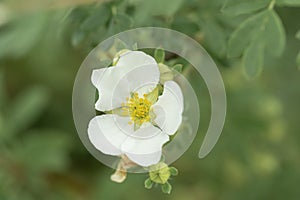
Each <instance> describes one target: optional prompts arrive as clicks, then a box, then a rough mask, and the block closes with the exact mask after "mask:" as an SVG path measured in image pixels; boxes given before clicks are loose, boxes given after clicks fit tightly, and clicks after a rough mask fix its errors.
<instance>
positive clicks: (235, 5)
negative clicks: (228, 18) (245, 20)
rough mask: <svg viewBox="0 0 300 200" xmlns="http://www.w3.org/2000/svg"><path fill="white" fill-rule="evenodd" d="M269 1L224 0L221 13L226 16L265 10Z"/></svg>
mask: <svg viewBox="0 0 300 200" xmlns="http://www.w3.org/2000/svg"><path fill="white" fill-rule="evenodd" d="M269 3H270V0H252V1H249V0H226V1H225V3H224V5H223V7H222V9H221V11H222V12H223V13H225V14H228V15H233V16H236V15H240V14H248V13H252V12H254V11H257V10H260V9H262V8H265V7H267V6H268V4H269Z"/></svg>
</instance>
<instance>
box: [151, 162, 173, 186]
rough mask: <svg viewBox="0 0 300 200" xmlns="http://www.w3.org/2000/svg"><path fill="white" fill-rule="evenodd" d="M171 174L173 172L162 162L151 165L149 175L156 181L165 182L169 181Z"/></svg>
mask: <svg viewBox="0 0 300 200" xmlns="http://www.w3.org/2000/svg"><path fill="white" fill-rule="evenodd" d="M170 176H171V172H170V170H169V167H168V165H167V164H165V163H162V162H160V163H157V164H156V165H153V166H151V167H150V172H149V177H150V180H151V181H153V182H155V183H159V184H165V183H166V182H168V180H169V178H170Z"/></svg>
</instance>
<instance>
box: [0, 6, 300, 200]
mask: <svg viewBox="0 0 300 200" xmlns="http://www.w3.org/2000/svg"><path fill="white" fill-rule="evenodd" d="M265 10H269V11H270V13H271V14H270V16H267V17H266V18H265V20H258V21H254V23H252V24H251V23H249V20H250V21H251V20H252V19H253V18H254V19H255V17H256V16H258V15H259V14H260V12H264V11H265ZM274 16H275V17H274ZM299 19H300V1H299V0H277V1H271V0H254V1H250V0H240V1H237V0H227V1H222V0H185V1H183V0H152V1H144V0H117V1H98V2H96V3H91V1H83V0H76V1H70V0H69V1H68V0H62V1H42V0H30V1H18V0H9V1H3V0H2V1H0V199H1V200H33V199H34V200H35V199H45V200H48V199H51V200H52V199H55V200H56V199H57V200H60V199H72V200H81V199H88V200H94V199H95V200H96V199H97V200H99V199H101V200H102V199H104V200H110V199H120V200H122V199H124V200H125V199H145V200H147V199H149V200H150V199H175V200H185V199H187V200H199V199H201V200H215V199H216V200H240V199H243V200H248V199H249V200H250V199H251V200H254V199H255V200H258V199H264V200H265V199H273V200H282V199H288V200H298V199H300V190H299V183H300V170H299V169H300V159H299V158H300V157H299V153H300V135H299V130H300V124H299V111H300V110H299V102H300V90H299V89H300V77H299V70H298V68H297V64H296V63H297V61H296V57H297V54H298V52H299V50H300V41H298V40H297V39H296V37H295V36H296V33H297V31H298V30H299V29H300V22H299ZM272 20H273V21H272ZM247 21H248V22H247ZM252 21H253V20H252ZM260 23H266V24H267V25H266V26H264V25H261V26H258V27H257V26H253V24H256V25H257V24H260ZM281 23H282V24H283V26H281ZM141 26H160V27H166V28H171V29H174V30H178V31H180V32H183V33H185V34H187V35H189V36H190V37H192V38H194V39H195V40H197V41H198V42H199V43H200V44H202V45H203V46H204V47H205V48H206V49H207V51H208V52H209V53H210V54H211V55H212V57H213V59H214V61H215V62H216V63H217V65H218V67H219V70H220V71H221V74H222V76H223V79H224V83H225V87H226V91H227V100H228V112H227V119H226V124H225V127H224V131H223V133H222V136H221V138H220V140H219V142H218V144H217V145H216V147H215V148H214V150H213V151H212V152H211V153H210V155H209V156H208V157H206V158H205V159H202V160H199V159H197V153H198V150H199V147H200V144H201V142H202V140H203V137H204V134H205V133H206V132H205V131H206V129H207V124H208V120H209V116H210V107H209V96H208V94H207V92H205V85H199V87H201V88H202V87H203V91H204V92H203V94H198V96H199V97H200V98H201V101H200V102H201V120H202V121H201V124H200V129H199V134H198V136H197V138H196V140H195V141H194V142H193V145H192V146H191V147H190V148H189V150H188V151H187V152H186V153H185V154H184V156H183V157H181V158H180V159H179V160H178V161H176V162H175V163H174V164H173V165H174V166H175V167H176V168H178V169H179V175H178V176H177V177H175V178H174V179H173V180H171V183H172V185H173V191H172V194H170V195H166V194H163V193H162V192H161V190H160V188H159V187H158V188H153V189H151V190H147V189H144V186H143V184H144V180H145V179H146V177H147V176H146V174H130V175H129V177H128V178H127V180H126V182H125V183H123V184H117V183H114V182H111V181H110V179H109V178H110V174H111V173H113V170H112V169H110V168H108V167H105V166H104V165H102V164H101V163H99V162H98V161H97V160H96V159H95V158H93V157H92V156H91V155H90V154H89V153H88V152H87V150H86V149H85V148H84V146H83V145H82V143H81V141H80V140H79V137H78V136H77V133H76V130H75V127H74V124H73V119H72V110H71V104H72V102H71V95H72V87H73V81H74V79H75V76H76V72H77V70H78V69H79V66H80V64H81V62H82V61H83V59H84V58H85V57H86V55H87V54H88V52H89V51H90V50H91V49H92V48H93V47H94V46H95V45H97V44H98V43H99V42H100V41H102V40H104V39H105V38H107V37H109V36H111V35H113V34H115V33H118V32H120V31H123V30H127V29H130V28H134V27H141ZM243 27H244V28H245V27H246V28H247V29H246V30H247V31H244V32H242V33H239V32H241V31H239V30H241V29H242V30H243ZM253 32H254V33H255V34H254V33H253ZM251 34H252V35H253V34H254V35H260V36H262V37H261V38H260V40H256V39H255V37H254V36H253V37H250V36H251ZM237 35H238V36H237ZM237 37H239V38H240V40H238V39H239V38H238V39H237ZM249 37H250V38H249ZM298 37H299V38H300V34H298ZM253 38H254V39H253ZM235 40H237V41H238V42H236V41H235ZM267 40H269V41H267ZM230 41H231V42H230ZM245 41H247V42H245ZM285 41H286V43H285ZM234 43H235V44H234ZM262 44H263V45H262ZM251 48H252V49H251ZM237 49H239V51H240V52H239V53H238V54H240V55H238V56H236V57H235V58H231V56H230V54H231V52H234V51H236V50H237ZM244 49H248V50H245V51H244ZM249 49H250V50H249ZM251 50H252V51H251ZM237 51H238V50H237ZM277 51H278V52H279V53H276V52H277ZM281 51H282V52H281ZM274 52H275V53H274ZM273 54H275V56H274V55H273ZM228 55H229V56H228ZM249 58H250V59H249ZM298 62H299V63H300V56H298ZM245 69H246V70H245ZM245 71H246V73H245ZM257 71H262V73H261V74H260V75H258V73H257V74H256V72H257ZM253 72H254V76H255V77H256V78H254V76H253ZM191 78H192V77H191Z"/></svg>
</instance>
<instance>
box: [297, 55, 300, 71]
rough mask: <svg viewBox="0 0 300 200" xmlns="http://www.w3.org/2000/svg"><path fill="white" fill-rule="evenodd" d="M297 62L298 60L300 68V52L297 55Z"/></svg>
mask: <svg viewBox="0 0 300 200" xmlns="http://www.w3.org/2000/svg"><path fill="white" fill-rule="evenodd" d="M296 62H297V65H298V68H299V69H300V52H299V53H298V55H297V59H296Z"/></svg>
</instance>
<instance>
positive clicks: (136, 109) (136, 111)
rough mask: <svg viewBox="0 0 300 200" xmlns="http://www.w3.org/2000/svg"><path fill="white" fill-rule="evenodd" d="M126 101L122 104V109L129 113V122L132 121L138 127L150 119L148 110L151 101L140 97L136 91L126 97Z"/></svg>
mask: <svg viewBox="0 0 300 200" xmlns="http://www.w3.org/2000/svg"><path fill="white" fill-rule="evenodd" d="M126 100H127V103H126V104H123V110H124V111H127V112H128V113H129V116H130V118H131V121H130V122H129V124H132V123H134V125H135V126H136V127H140V126H141V125H142V124H143V123H144V122H149V121H150V119H151V118H150V110H151V106H152V103H151V101H149V100H148V99H147V95H146V94H144V98H140V97H139V96H138V94H137V93H134V94H133V95H132V97H131V98H127V99H126Z"/></svg>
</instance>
